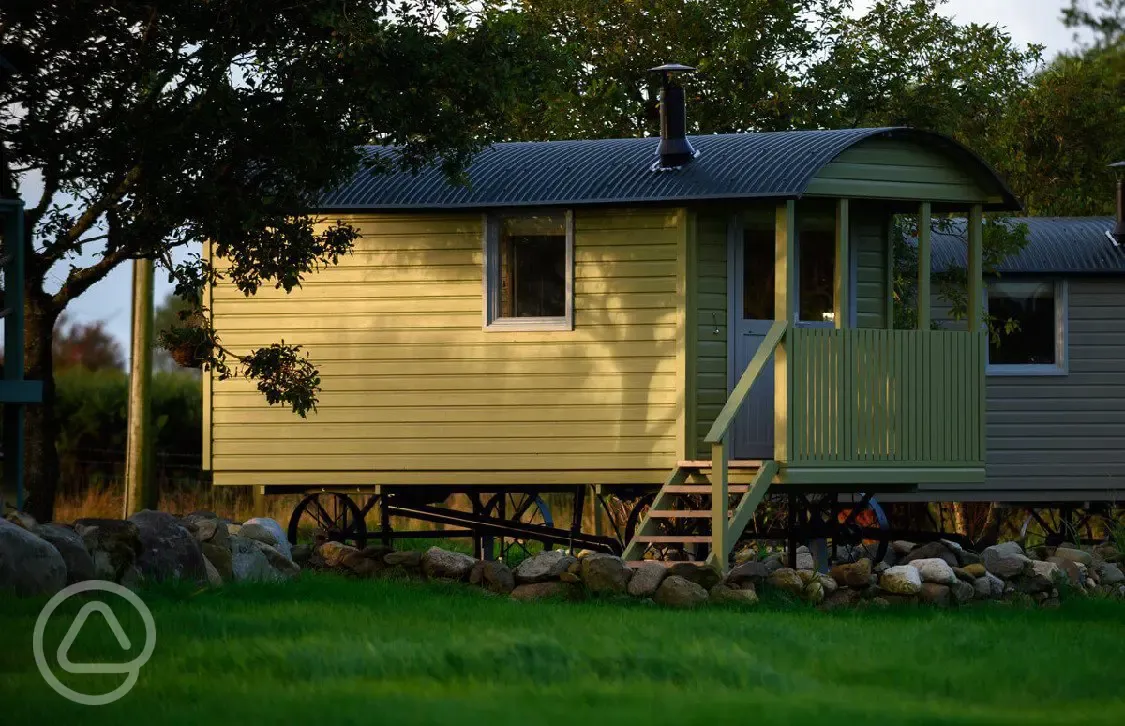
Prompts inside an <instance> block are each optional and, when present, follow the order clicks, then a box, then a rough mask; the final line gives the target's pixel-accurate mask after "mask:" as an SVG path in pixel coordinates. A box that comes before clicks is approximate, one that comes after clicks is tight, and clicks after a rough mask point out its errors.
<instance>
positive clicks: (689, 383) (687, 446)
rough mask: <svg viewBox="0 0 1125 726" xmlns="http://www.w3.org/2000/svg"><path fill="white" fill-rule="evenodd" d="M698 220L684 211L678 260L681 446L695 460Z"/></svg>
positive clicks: (697, 368)
mask: <svg viewBox="0 0 1125 726" xmlns="http://www.w3.org/2000/svg"><path fill="white" fill-rule="evenodd" d="M698 222H699V220H698V217H697V216H696V214H695V212H694V211H691V210H684V211H683V213H682V214H681V218H680V223H681V224H682V225H683V234H682V235H681V237H680V243H679V245H678V246H679V248H680V249H679V251H678V252H677V255H676V256H677V258H678V272H677V277H678V282H679V283H680V284H682V285H683V296H682V299H683V301H684V305H683V308H682V309H681V311H680V314H681V315H682V316H683V325H684V332H683V335H682V337H681V344H682V346H683V351H682V352H683V356H684V360H683V376H682V377H680V381H679V384H680V385H682V386H683V391H682V394H683V395H682V396H681V399H680V400H682V401H683V402H684V403H683V418H684V421H683V426H682V427H681V428H680V436H681V437H682V441H681V443H680V445H679V449H680V454H681V455H682V457H683V458H685V459H687V458H695V456H696V451H695V448H696V446H695V440H696V437H697V432H696V430H695V428H696V427H695V422H696V420H697V418H698V415H699V412H698V408H699V401H698V396H697V390H698V372H699V280H698V279H697V274H698V269H699V260H698V258H699V250H698V245H697V244H696V242H697V239H698V230H697V229H696V227H697V225H698Z"/></svg>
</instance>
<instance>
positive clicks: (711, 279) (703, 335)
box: [691, 212, 730, 458]
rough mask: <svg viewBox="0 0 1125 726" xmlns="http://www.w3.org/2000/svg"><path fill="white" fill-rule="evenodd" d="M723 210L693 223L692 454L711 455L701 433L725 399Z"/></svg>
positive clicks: (725, 233) (704, 430)
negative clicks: (693, 405) (694, 244)
mask: <svg viewBox="0 0 1125 726" xmlns="http://www.w3.org/2000/svg"><path fill="white" fill-rule="evenodd" d="M729 219H730V215H729V214H726V213H719V212H715V213H708V214H702V213H701V214H699V215H698V218H697V220H698V221H697V224H696V230H697V232H696V249H697V259H698V261H699V265H698V268H697V270H696V274H695V277H694V284H695V290H694V294H695V299H696V316H697V322H696V326H695V330H694V331H693V333H694V334H695V336H696V340H695V358H696V363H695V380H696V386H695V396H694V399H695V411H696V416H695V430H694V431H693V432H692V444H693V446H694V451H695V453H693V454H692V455H691V456H692V458H710V456H711V447H710V446H709V445H705V444H704V442H703V437H704V436H706V434H707V431H708V430H709V429H710V428H711V424H712V423H714V421H715V417H716V416H717V415H718V414H719V411H720V410H721V409H722V407H723V404H724V403H725V402H726V399H727V225H728V223H729Z"/></svg>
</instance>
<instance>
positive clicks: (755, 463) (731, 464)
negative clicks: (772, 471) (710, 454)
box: [676, 459, 762, 469]
mask: <svg viewBox="0 0 1125 726" xmlns="http://www.w3.org/2000/svg"><path fill="white" fill-rule="evenodd" d="M676 466H678V467H680V468H681V469H711V468H712V466H711V460H710V459H685V460H684V461H681V462H679V463H678V464H676ZM727 468H728V469H761V468H762V460H761V459H731V460H730V461H728V462H727Z"/></svg>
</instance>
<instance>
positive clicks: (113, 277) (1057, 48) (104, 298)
mask: <svg viewBox="0 0 1125 726" xmlns="http://www.w3.org/2000/svg"><path fill="white" fill-rule="evenodd" d="M874 1H875V0H856V6H857V10H863V9H866V8H867V7H869V6H870V5H872V4H873V3H874ZM1064 4H1066V3H1065V2H1064V0H949V2H948V4H947V5H946V6H945V9H944V12H945V13H947V14H949V15H952V16H953V17H955V18H956V19H958V20H960V21H962V22H976V23H990V24H991V23H995V24H998V25H1000V26H1002V27H1004V28H1006V29H1007V30H1008V31H1009V32H1010V33H1011V35H1012V38H1013V40H1015V41H1016V42H1017V43H1021V44H1026V43H1042V44H1044V45H1045V46H1047V50H1046V57H1047V58H1051V57H1053V56H1054V55H1056V54H1057V53H1059V52H1061V51H1065V50H1068V49H1070V48H1072V47H1073V46H1074V40H1073V37H1072V31H1070V30H1069V29H1067V28H1065V27H1063V25H1062V23H1061V22H1060V21H1059V15H1060V9H1061V7H1062V6H1063V5H1064ZM36 182H37V180H35V179H28V180H27V183H26V184H25V185H24V189H23V191H24V194H25V201H27V202H28V203H30V204H34V203H35V201H36V200H37V199H38V194H39V192H40V190H41V188H42V187H41V185H39V184H38V183H36ZM194 251H198V249H197V248H196V249H195V250H194ZM183 254H184V253H183V252H181V253H180V254H179V255H177V257H178V258H180V259H182V258H183ZM64 276H65V268H58V269H56V270H54V271H53V272H52V275H51V277H52V279H54V280H55V283H54V285H53V286H52V287H54V288H56V289H57V287H58V284H59V283H61V281H62V279H63V277H64ZM130 287H131V266H130V265H122V266H119V267H118V268H117V269H115V270H114V271H113V272H111V273H110V274H109V276H108V277H106V278H105V279H104V280H102V281H101V282H99V283H98V284H96V285H94V286H93V287H91V288H90V290H88V291H87V292H86V294H85V295H83V296H82V297H80V298H79V299H77V300H75V301H74V302H72V303H71V304H70V306H69V307H68V310H67V313H68V316H69V317H70V318H71V319H74V320H83V321H93V320H102V321H104V322H105V324H106V326H107V328H108V329H109V330H110V331H111V332H112V333H113V335H114V336H116V337H117V339H118V340H120V341H121V343H122V345H123V346H126V347H127V346H128V341H129V327H130V326H129V300H130ZM170 291H171V286H170V285H169V284H168V282H167V280H166V277H165V276H164V275H161V274H160V273H159V271H158V273H157V280H156V299H157V303H158V304H159V301H160V300H162V299H163V298H164V296H165V295H167V294H168V292H170Z"/></svg>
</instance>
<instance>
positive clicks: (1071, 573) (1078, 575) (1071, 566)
mask: <svg viewBox="0 0 1125 726" xmlns="http://www.w3.org/2000/svg"><path fill="white" fill-rule="evenodd" d="M1047 562H1051V563H1053V564H1055V565H1058V566H1059V569H1060V570H1062V571H1063V573H1065V574H1066V578H1067V580H1068V581H1069V582H1070V584H1071V585H1072V586H1074V587H1083V588H1084V587H1085V586H1086V566H1085V565H1083V564H1082V563H1080V562H1075V561H1074V560H1068V559H1066V558H1065V557H1055V556H1052V557H1048V558H1047Z"/></svg>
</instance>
